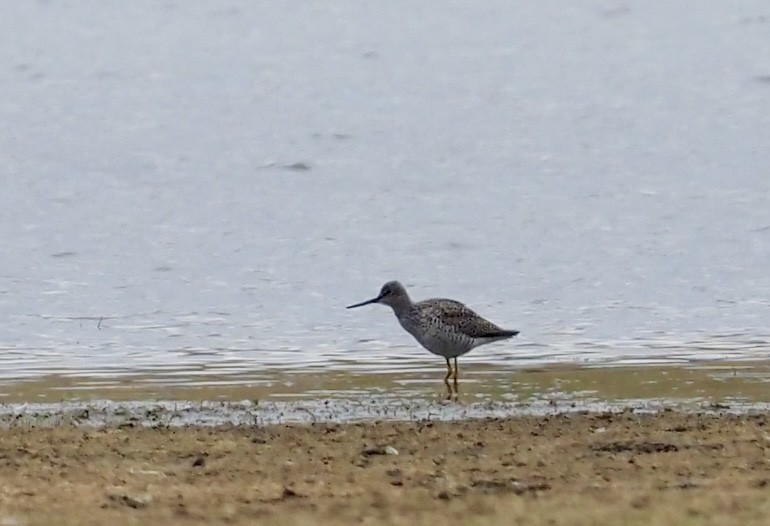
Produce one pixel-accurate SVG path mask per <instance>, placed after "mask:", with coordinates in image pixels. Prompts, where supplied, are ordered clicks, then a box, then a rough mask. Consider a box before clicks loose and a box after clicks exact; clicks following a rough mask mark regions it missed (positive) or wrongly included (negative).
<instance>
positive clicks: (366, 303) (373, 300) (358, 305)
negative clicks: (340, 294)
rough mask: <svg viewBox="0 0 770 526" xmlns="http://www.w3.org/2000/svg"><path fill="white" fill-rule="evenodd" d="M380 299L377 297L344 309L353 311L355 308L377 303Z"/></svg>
mask: <svg viewBox="0 0 770 526" xmlns="http://www.w3.org/2000/svg"><path fill="white" fill-rule="evenodd" d="M380 299H382V298H380V297H379V296H377V297H376V298H372V299H370V300H366V301H362V302H361V303H356V304H355V305H348V306H347V307H345V308H346V309H355V308H356V307H363V306H364V305H370V304H372V303H377V302H378V301H380Z"/></svg>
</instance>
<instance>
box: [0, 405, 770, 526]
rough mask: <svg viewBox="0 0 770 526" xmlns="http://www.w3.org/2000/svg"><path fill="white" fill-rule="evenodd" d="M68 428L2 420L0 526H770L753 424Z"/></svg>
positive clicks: (657, 421)
mask: <svg viewBox="0 0 770 526" xmlns="http://www.w3.org/2000/svg"><path fill="white" fill-rule="evenodd" d="M71 416H73V418H71V419H69V420H68V421H64V420H62V421H60V422H59V423H58V424H57V425H41V424H40V423H39V422H38V423H36V422H35V420H34V419H32V418H30V415H29V414H26V416H24V417H23V418H14V419H12V420H8V419H7V418H5V419H4V420H3V425H2V427H3V429H2V432H0V523H2V524H19V525H22V524H54V523H56V524H108V523H109V524H213V523H228V524H279V525H280V524H308V525H310V524H330V525H331V524H426V525H427V524H441V523H453V524H480V525H484V524H490V525H492V524H533V525H539V524H557V525H559V524H564V525H567V524H570V525H573V524H586V525H588V524H619V523H622V524H640V525H641V524H645V525H646V524H650V523H652V524H768V523H770V417H768V412H767V411H766V410H763V411H749V412H747V413H734V412H730V411H723V410H720V409H719V408H712V410H711V411H708V412H705V411H695V412H687V411H680V410H672V409H665V410H660V411H649V410H645V411H639V410H631V409H629V410H625V411H614V412H611V411H598V412H591V411H573V412H560V411H558V410H557V411H556V412H552V413H550V414H519V415H514V416H507V417H499V418H471V419H463V420H450V421H442V420H437V419H436V420H431V419H420V420H413V421H390V420H376V421H361V422H347V423H337V422H332V421H325V422H320V421H319V422H317V423H292V424H259V423H245V422H244V423H240V424H237V425H235V424H220V425H213V426H202V425H189V424H185V423H182V424H180V425H168V424H166V423H163V422H162V421H158V422H155V423H151V422H148V421H146V420H145V421H132V420H131V419H130V418H125V419H123V420H122V421H120V422H118V421H111V422H103V423H101V424H100V425H93V422H91V423H88V422H87V420H89V419H90V418H89V415H80V417H79V418H75V417H74V416H75V415H71ZM50 423H51V422H49V424H50Z"/></svg>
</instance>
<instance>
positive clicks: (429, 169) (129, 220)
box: [0, 0, 770, 382]
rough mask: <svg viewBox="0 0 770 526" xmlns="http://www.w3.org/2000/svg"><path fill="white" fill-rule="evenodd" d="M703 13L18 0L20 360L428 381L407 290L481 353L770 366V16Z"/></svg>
mask: <svg viewBox="0 0 770 526" xmlns="http://www.w3.org/2000/svg"><path fill="white" fill-rule="evenodd" d="M697 7H698V9H697V10H693V9H692V6H689V7H688V6H685V5H684V4H681V5H679V4H675V5H672V4H671V3H670V2H663V1H657V2H649V3H646V4H645V5H628V4H625V3H621V2H614V1H606V2H597V1H582V2H566V1H564V2H553V3H548V4H542V3H530V4H518V3H515V4H511V3H509V2H502V1H491V2H484V3H482V4H476V3H472V4H471V3H463V2H448V3H442V4H441V5H434V4H424V5H415V4H414V3H411V2H405V1H396V2H388V3H385V4H383V3H381V2H355V3H348V2H315V1H311V2H301V3H299V4H297V5H292V6H291V8H288V7H286V6H281V5H279V4H275V3H270V2H245V1H230V2H228V3H227V4H222V3H218V2H206V1H201V2H194V3H186V2H182V3H175V2H150V1H137V2H131V3H130V4H125V5H124V4H120V3H111V2H107V3H105V2H78V3H65V2H56V1H54V2H20V3H12V4H9V5H8V6H6V9H5V16H4V17H3V22H0V29H2V31H0V86H2V88H1V89H2V92H3V96H2V98H0V178H1V180H2V182H3V187H2V192H0V239H2V244H3V258H2V265H0V318H1V319H2V320H3V322H2V331H0V378H3V379H5V380H7V381H10V380H14V379H25V378H30V379H31V378H46V377H48V376H50V375H56V376H57V377H68V376H69V377H72V378H86V377H87V378H113V379H115V378H119V377H120V376H121V375H126V374H149V375H153V374H157V375H159V378H167V377H168V376H167V375H169V374H173V372H174V371H178V372H179V373H180V374H179V376H181V377H185V376H186V371H189V370H197V369H200V370H204V371H206V373H210V374H215V375H222V376H228V375H230V377H231V378H233V379H237V378H239V376H238V375H241V377H242V376H243V375H248V374H260V373H261V371H265V370H272V369H287V368H290V369H293V370H294V369H299V370H305V371H312V370H315V369H318V368H322V369H329V370H345V371H374V372H382V373H387V372H393V371H395V370H402V371H409V370H411V369H413V368H414V367H418V366H419V367H422V366H424V365H425V364H426V363H427V360H430V356H428V355H427V354H425V353H424V351H422V350H419V349H418V348H417V347H416V346H415V344H414V342H413V341H411V339H410V337H409V336H408V335H406V334H404V333H402V332H401V330H400V328H399V327H398V326H397V324H396V322H395V320H394V319H393V318H392V315H391V314H390V313H389V312H387V311H386V310H385V309H383V308H378V307H371V308H370V309H366V310H364V309H362V310H358V311H355V312H352V311H351V312H348V311H345V310H344V306H345V305H346V304H349V303H352V302H355V301H360V300H363V299H366V298H368V297H371V296H372V295H374V294H375V293H376V291H377V290H378V288H379V287H380V285H381V284H382V283H383V282H384V281H386V280H389V279H394V278H397V279H400V280H402V281H403V282H404V283H405V284H406V285H407V286H409V287H410V291H411V292H412V294H413V296H414V297H415V298H417V299H419V298H424V297H431V296H449V297H453V298H456V299H458V300H462V301H464V302H466V303H468V304H469V305H470V306H472V307H473V308H475V309H477V310H478V311H479V312H480V313H482V314H483V315H485V316H488V317H489V318H491V319H493V320H494V321H496V322H498V323H500V324H501V325H504V326H507V327H510V328H515V329H519V330H520V331H521V335H520V337H519V338H517V339H516V340H515V341H512V342H507V343H501V344H496V345H493V346H489V347H486V348H482V349H478V350H477V351H474V353H472V354H471V355H470V356H468V357H467V362H468V363H477V364H482V363H485V364H492V365H496V366H503V367H507V368H510V367H530V366H540V365H549V364H564V363H566V364H589V365H591V364H603V365H609V364H647V363H658V364H660V363H671V364H673V363H681V362H690V361H698V360H706V361H712V360H731V361H735V360H762V359H768V358H769V357H770V321H769V320H770V273H768V262H770V173H768V166H770V148H768V147H767V145H768V143H769V142H770V131H768V130H770V112H768V111H767V110H768V108H770V82H768V78H770V41H768V38H767V35H768V28H770V8H768V5H767V3H766V2H761V1H758V0H756V1H748V2H741V3H739V4H736V3H728V2H719V1H709V2H705V3H701V4H699V5H698V6H697ZM431 363H435V362H431ZM419 364H422V365H419ZM114 381H115V382H117V380H114Z"/></svg>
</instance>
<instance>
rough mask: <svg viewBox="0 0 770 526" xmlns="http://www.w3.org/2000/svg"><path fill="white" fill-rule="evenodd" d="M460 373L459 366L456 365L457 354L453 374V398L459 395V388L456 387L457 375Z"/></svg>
mask: <svg viewBox="0 0 770 526" xmlns="http://www.w3.org/2000/svg"><path fill="white" fill-rule="evenodd" d="M458 374H460V367H458V365H457V356H455V374H454V386H455V399H457V397H458V396H459V395H460V390H459V389H458V388H457V375H458Z"/></svg>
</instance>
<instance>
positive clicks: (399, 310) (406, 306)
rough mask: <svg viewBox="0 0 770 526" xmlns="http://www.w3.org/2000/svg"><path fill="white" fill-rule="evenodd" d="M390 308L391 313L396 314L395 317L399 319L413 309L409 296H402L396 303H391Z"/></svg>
mask: <svg viewBox="0 0 770 526" xmlns="http://www.w3.org/2000/svg"><path fill="white" fill-rule="evenodd" d="M390 306H391V308H392V309H393V312H395V313H396V316H399V317H400V316H403V315H405V314H406V313H407V312H409V311H410V310H411V309H412V307H414V303H412V300H411V298H410V297H409V296H404V297H402V298H399V299H398V301H396V302H394V303H392V304H391V305H390Z"/></svg>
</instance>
